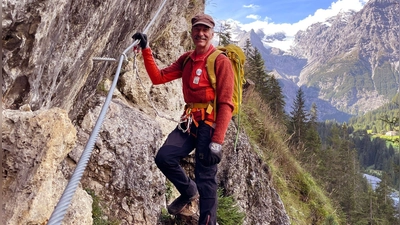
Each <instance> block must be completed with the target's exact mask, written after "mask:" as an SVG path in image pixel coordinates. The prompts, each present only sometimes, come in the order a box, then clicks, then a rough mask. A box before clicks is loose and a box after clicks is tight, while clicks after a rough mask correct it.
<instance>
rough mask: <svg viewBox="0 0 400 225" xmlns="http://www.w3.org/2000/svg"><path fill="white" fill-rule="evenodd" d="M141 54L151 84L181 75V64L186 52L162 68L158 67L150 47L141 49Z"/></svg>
mask: <svg viewBox="0 0 400 225" xmlns="http://www.w3.org/2000/svg"><path fill="white" fill-rule="evenodd" d="M142 55H143V61H144V66H145V67H146V71H147V74H148V75H149V77H150V79H151V82H152V83H153V84H164V83H167V82H169V81H172V80H175V79H178V78H181V77H182V65H183V61H184V60H185V58H186V57H187V55H188V53H186V54H183V55H182V56H181V57H179V59H178V60H177V61H175V62H174V63H172V64H171V65H170V66H168V67H166V68H164V69H159V68H158V66H157V64H156V62H155V60H154V57H153V53H152V51H151V49H150V48H145V49H143V50H142Z"/></svg>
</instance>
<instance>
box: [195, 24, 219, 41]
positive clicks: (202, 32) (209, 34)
mask: <svg viewBox="0 0 400 225" xmlns="http://www.w3.org/2000/svg"><path fill="white" fill-rule="evenodd" d="M213 37H214V31H213V29H211V28H210V27H208V26H205V25H202V24H198V25H196V26H194V27H192V40H193V43H194V45H195V46H196V47H205V46H207V45H208V44H209V43H210V42H211V40H212V38H213Z"/></svg>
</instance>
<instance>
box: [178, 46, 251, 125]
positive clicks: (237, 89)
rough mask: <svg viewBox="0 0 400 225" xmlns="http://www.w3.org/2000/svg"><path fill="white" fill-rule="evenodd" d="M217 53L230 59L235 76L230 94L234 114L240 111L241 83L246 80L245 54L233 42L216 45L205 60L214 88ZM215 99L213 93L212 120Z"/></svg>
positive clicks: (215, 85)
mask: <svg viewBox="0 0 400 225" xmlns="http://www.w3.org/2000/svg"><path fill="white" fill-rule="evenodd" d="M219 54H225V55H226V56H227V57H228V58H229V59H230V61H231V64H232V70H233V73H234V76H235V78H234V81H235V84H234V90H233V96H232V102H233V105H234V110H233V112H232V115H233V116H235V115H237V114H238V113H239V111H240V106H241V104H242V92H243V84H244V83H246V80H245V78H244V62H245V61H246V55H245V54H244V52H243V50H242V49H241V48H240V47H239V46H237V45H234V44H229V45H227V46H218V47H216V50H215V51H214V52H213V53H211V54H210V55H209V56H208V58H207V62H206V68H207V73H208V78H209V80H210V83H211V86H212V87H213V88H214V90H215V89H216V87H217V84H216V81H217V79H216V75H215V60H216V58H217V57H218V55H219ZM188 59H189V56H188V57H187V58H186V59H185V61H184V63H183V66H185V64H186V62H187V60H188ZM215 93H216V92H215ZM216 99H217V95H216V94H215V99H214V110H215V112H214V120H215V119H216V115H217V113H216V109H217V107H216V104H217V101H216Z"/></svg>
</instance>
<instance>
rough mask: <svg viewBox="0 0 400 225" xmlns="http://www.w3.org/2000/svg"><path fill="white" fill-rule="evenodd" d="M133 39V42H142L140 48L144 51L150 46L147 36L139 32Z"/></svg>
mask: <svg viewBox="0 0 400 225" xmlns="http://www.w3.org/2000/svg"><path fill="white" fill-rule="evenodd" d="M132 38H133V40H140V43H139V46H140V47H141V48H142V49H145V48H147V47H149V46H147V35H146V34H143V33H140V32H137V33H136V34H134V35H133V36H132Z"/></svg>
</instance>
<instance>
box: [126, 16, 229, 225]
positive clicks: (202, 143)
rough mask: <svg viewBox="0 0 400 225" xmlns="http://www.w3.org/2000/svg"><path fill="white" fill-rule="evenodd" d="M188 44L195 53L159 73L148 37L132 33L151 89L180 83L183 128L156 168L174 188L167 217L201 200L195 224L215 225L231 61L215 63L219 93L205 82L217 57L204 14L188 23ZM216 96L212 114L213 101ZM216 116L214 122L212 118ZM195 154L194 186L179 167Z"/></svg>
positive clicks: (166, 145) (210, 22) (163, 149)
mask: <svg viewBox="0 0 400 225" xmlns="http://www.w3.org/2000/svg"><path fill="white" fill-rule="evenodd" d="M191 23H192V30H191V32H192V33H191V38H192V40H193V43H194V45H195V49H194V51H190V52H186V53H184V54H183V55H182V56H180V57H179V58H178V60H177V61H175V62H174V63H173V64H172V65H170V66H168V67H166V68H164V69H159V68H158V67H157V65H156V63H155V61H154V58H153V56H152V52H151V49H150V48H149V46H148V43H147V36H146V35H145V34H142V33H136V34H134V35H133V36H132V38H133V39H138V40H140V43H139V45H140V47H141V48H142V55H143V60H144V64H145V67H146V71H147V73H148V75H149V77H150V79H151V81H152V83H153V84H163V83H166V82H169V81H172V80H175V79H178V78H182V91H183V96H184V100H185V103H186V106H185V111H184V113H183V115H182V118H181V123H180V124H179V125H178V126H177V128H176V129H174V130H173V131H172V132H171V133H170V134H169V135H168V137H167V139H166V141H165V143H164V145H163V146H162V147H161V148H160V149H159V151H158V153H157V155H156V158H155V162H156V164H157V166H158V168H159V169H160V170H161V171H162V172H163V174H164V175H165V176H166V177H167V178H168V179H169V180H170V181H171V182H172V183H173V184H174V185H175V187H176V188H177V190H178V191H179V193H180V196H179V197H178V198H177V199H175V200H174V201H173V202H172V203H171V205H169V206H168V212H169V213H170V214H173V215H176V214H179V213H180V212H181V211H182V210H183V208H184V207H185V206H186V205H187V204H188V203H190V202H191V201H192V200H193V199H195V198H196V197H197V195H198V194H197V192H198V193H199V194H200V198H199V208H200V217H199V224H201V225H205V224H207V225H210V224H211V225H215V224H216V222H217V215H216V214H217V188H218V184H217V181H216V174H217V164H218V163H219V162H220V160H221V157H222V152H221V145H222V143H223V141H224V138H225V133H226V131H227V128H228V125H229V122H230V120H231V117H232V111H233V107H234V106H233V103H232V94H233V87H234V76H233V70H232V66H231V62H230V60H229V59H228V58H227V57H226V56H225V55H224V54H220V55H219V56H218V57H217V59H216V61H215V65H216V66H215V72H216V79H217V87H216V90H214V89H213V88H212V87H211V85H210V82H209V79H208V74H207V69H206V60H207V57H208V56H209V55H210V54H211V53H212V52H213V51H215V47H214V46H213V45H212V44H211V40H212V38H213V36H214V31H213V28H214V26H215V23H214V20H213V19H212V17H211V16H209V15H206V14H199V15H196V16H195V17H193V18H192V20H191ZM215 94H216V95H217V100H216V101H217V103H216V109H214V108H213V105H214V104H213V101H214V98H215ZM215 113H216V117H215V118H216V119H214V114H215ZM193 149H196V152H195V159H196V165H195V182H194V181H193V180H191V179H190V178H189V177H188V176H187V175H186V174H185V171H184V170H183V169H182V168H181V166H180V164H179V162H180V160H181V159H182V158H184V157H186V156H187V155H188V154H189V153H190V152H191V151H192V150H193Z"/></svg>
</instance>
